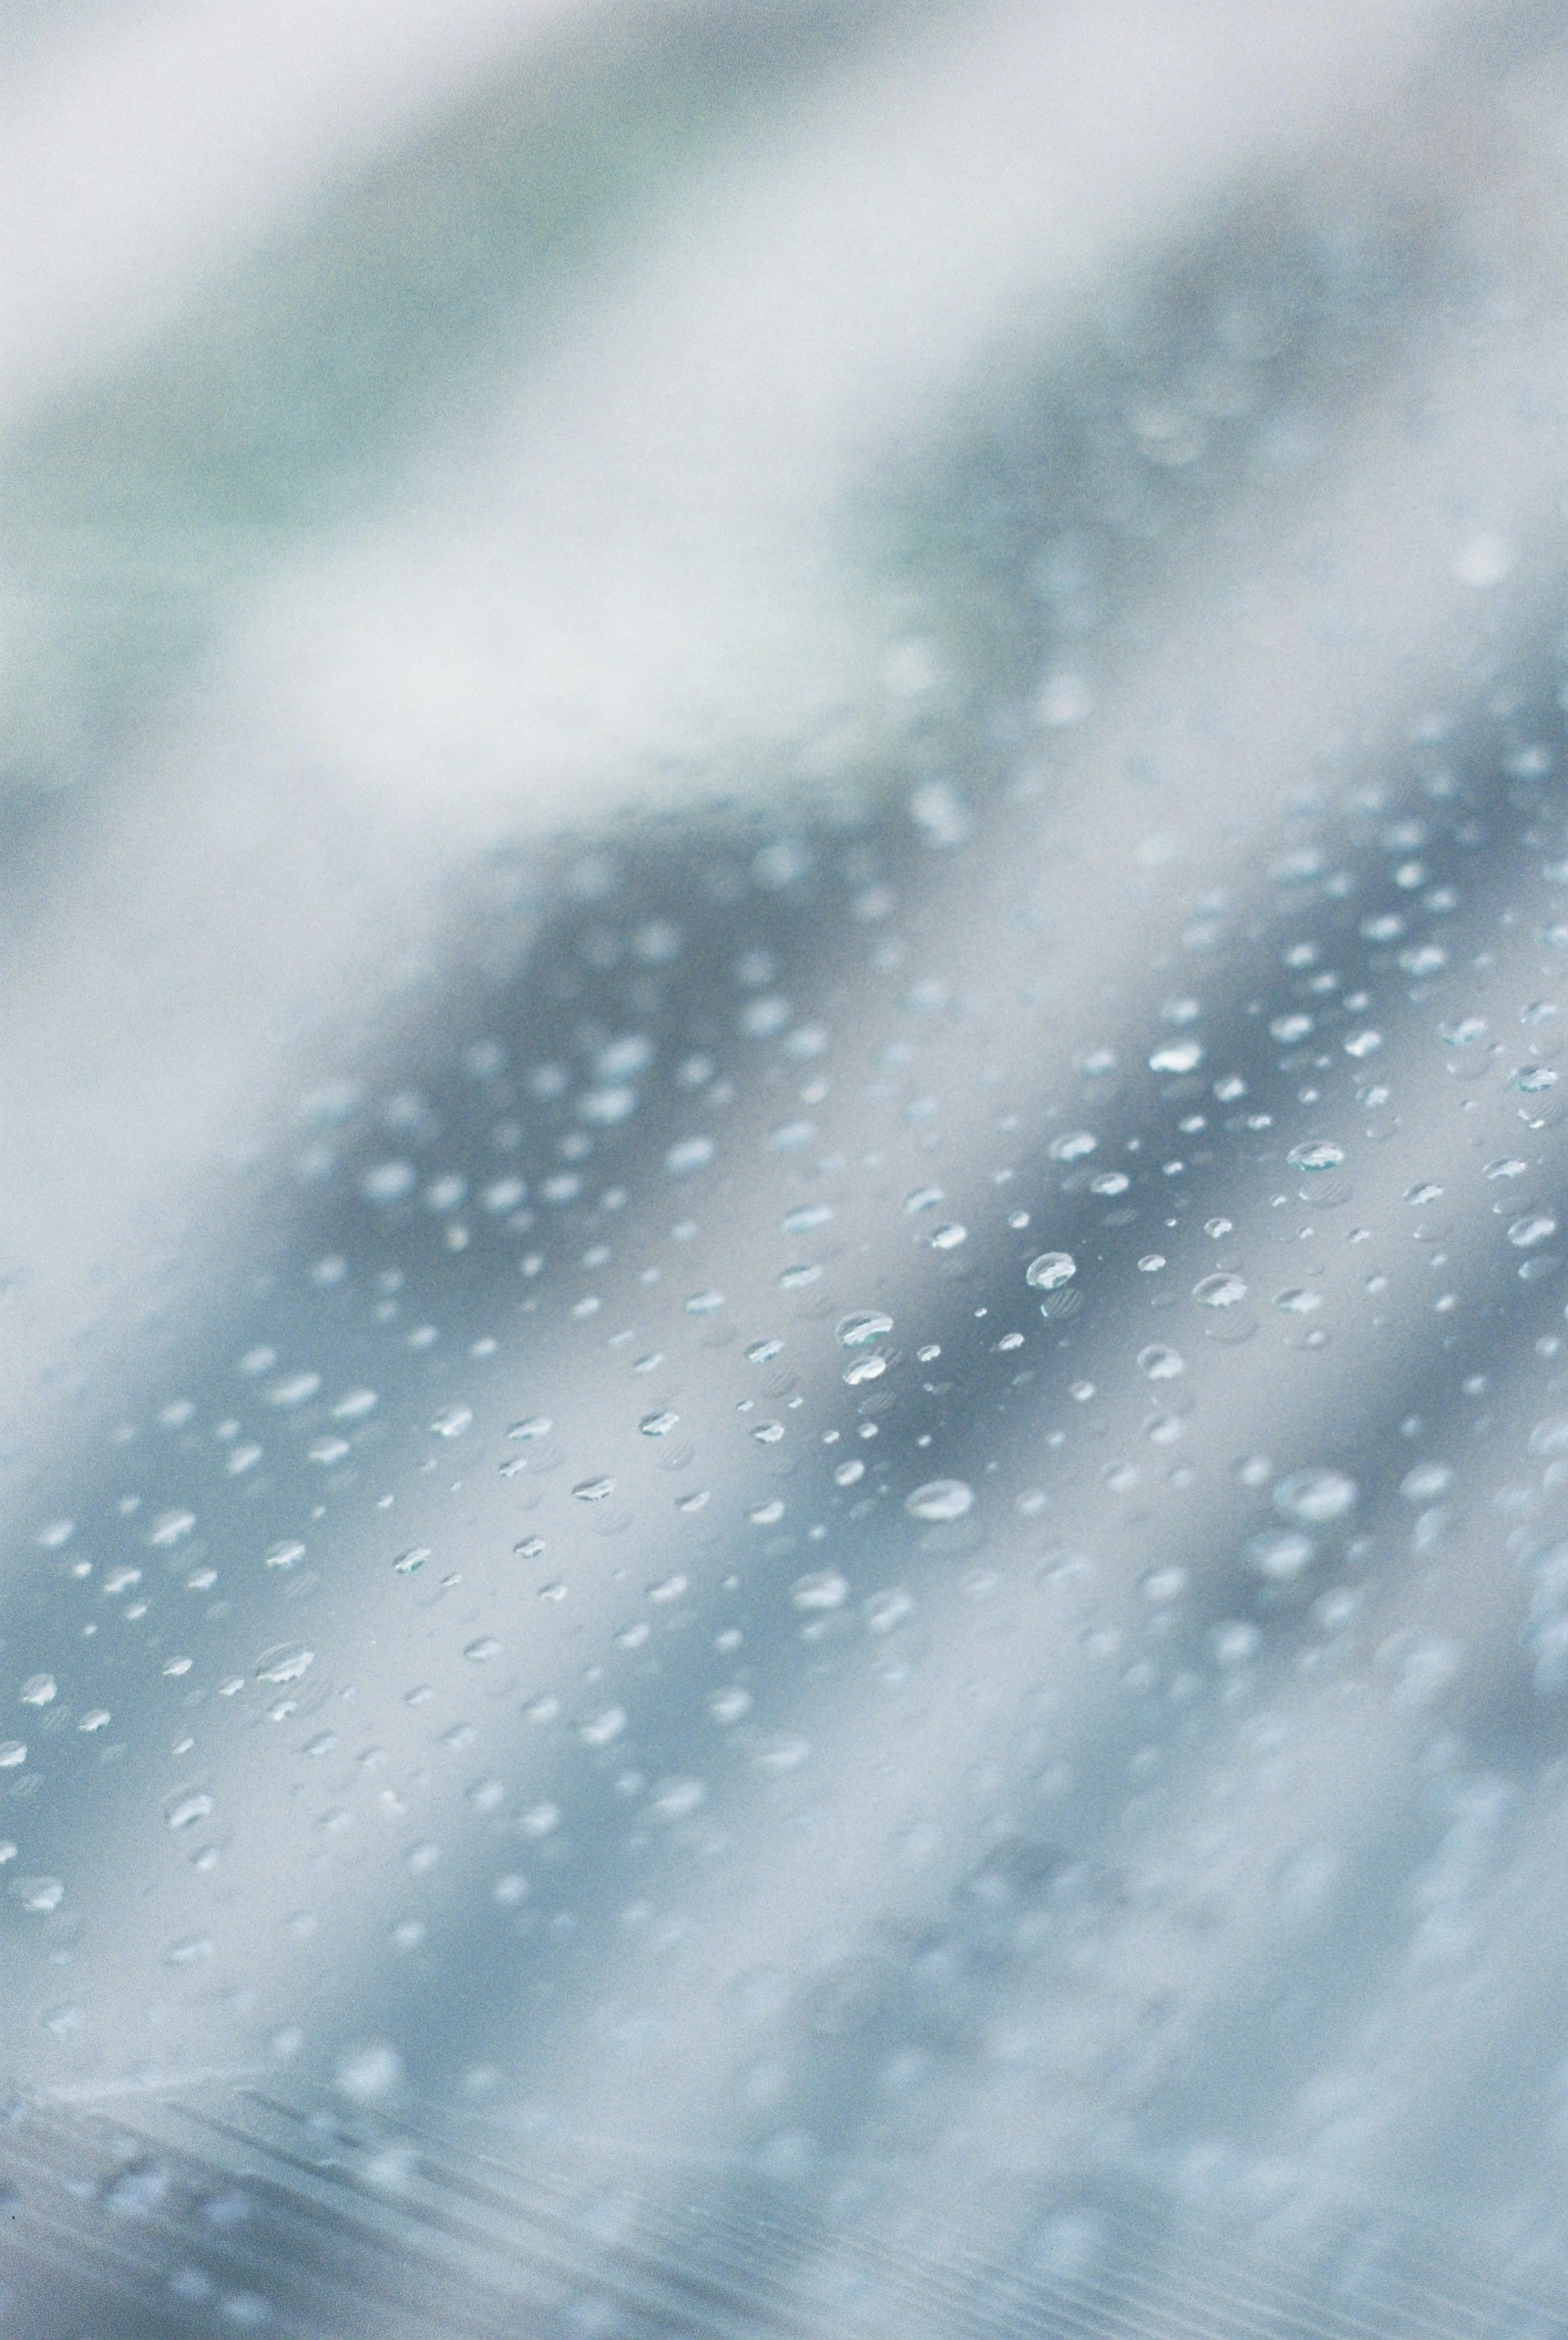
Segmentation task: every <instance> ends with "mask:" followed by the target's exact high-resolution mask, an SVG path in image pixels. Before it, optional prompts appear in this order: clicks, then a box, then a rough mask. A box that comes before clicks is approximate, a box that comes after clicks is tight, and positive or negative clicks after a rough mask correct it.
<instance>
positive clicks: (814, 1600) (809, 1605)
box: [789, 1568, 849, 1609]
mask: <svg viewBox="0 0 1568 2340" xmlns="http://www.w3.org/2000/svg"><path fill="white" fill-rule="evenodd" d="M848 1599H849V1578H848V1577H847V1576H841V1575H840V1574H839V1571H838V1570H837V1569H836V1568H824V1569H820V1570H819V1571H818V1572H816V1574H814V1575H811V1576H800V1577H797V1578H796V1580H795V1582H794V1583H793V1584H792V1585H791V1586H790V1588H789V1605H790V1607H791V1608H792V1609H841V1608H842V1607H843V1606H844V1603H845V1601H848Z"/></svg>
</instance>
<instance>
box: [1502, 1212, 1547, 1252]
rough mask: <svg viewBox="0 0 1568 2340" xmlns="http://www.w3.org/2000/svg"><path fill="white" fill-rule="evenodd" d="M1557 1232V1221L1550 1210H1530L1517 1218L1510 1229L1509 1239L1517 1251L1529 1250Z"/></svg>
mask: <svg viewBox="0 0 1568 2340" xmlns="http://www.w3.org/2000/svg"><path fill="white" fill-rule="evenodd" d="M1556 1232H1557V1222H1556V1220H1555V1219H1554V1218H1553V1216H1552V1214H1551V1213H1550V1211H1529V1212H1526V1214H1525V1215H1524V1216H1523V1218H1521V1219H1515V1220H1514V1222H1513V1225H1512V1226H1511V1227H1510V1228H1509V1230H1508V1240H1509V1242H1510V1243H1511V1244H1513V1247H1514V1249H1515V1250H1516V1251H1529V1250H1532V1249H1533V1246H1534V1245H1535V1244H1543V1243H1546V1242H1547V1241H1549V1240H1550V1238H1551V1237H1552V1236H1553V1235H1554V1234H1556Z"/></svg>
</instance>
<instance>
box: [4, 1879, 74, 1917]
mask: <svg viewBox="0 0 1568 2340" xmlns="http://www.w3.org/2000/svg"><path fill="white" fill-rule="evenodd" d="M11 1891H12V1894H13V1896H14V1897H15V1899H16V1900H18V1901H20V1903H21V1904H22V1907H23V1908H24V1909H30V1910H32V1912H33V1914H34V1915H35V1917H39V1918H46V1917H47V1916H48V1915H49V1913H50V1911H51V1910H53V1909H58V1908H59V1907H60V1904H61V1902H62V1901H64V1899H65V1887H64V1886H63V1885H62V1884H61V1882H60V1879H58V1878H57V1877H19V1878H18V1879H16V1882H15V1885H13V1887H12V1888H11Z"/></svg>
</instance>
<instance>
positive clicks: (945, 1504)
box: [904, 1479, 975, 1520]
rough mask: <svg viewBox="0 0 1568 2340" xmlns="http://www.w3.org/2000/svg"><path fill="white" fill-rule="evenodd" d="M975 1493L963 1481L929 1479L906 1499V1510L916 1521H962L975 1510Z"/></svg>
mask: <svg viewBox="0 0 1568 2340" xmlns="http://www.w3.org/2000/svg"><path fill="white" fill-rule="evenodd" d="M974 1502H975V1491H974V1489H973V1488H972V1487H971V1486H969V1485H968V1482H966V1481H965V1480H963V1479H928V1480H927V1482H926V1483H925V1485H924V1486H922V1487H917V1488H916V1489H915V1490H914V1492H913V1493H912V1494H908V1495H906V1496H905V1498H904V1509H905V1510H906V1511H907V1512H908V1514H909V1516H910V1518H911V1519H916V1520H961V1519H962V1518H963V1517H964V1514H965V1513H966V1512H968V1511H971V1510H972V1509H973V1508H974Z"/></svg>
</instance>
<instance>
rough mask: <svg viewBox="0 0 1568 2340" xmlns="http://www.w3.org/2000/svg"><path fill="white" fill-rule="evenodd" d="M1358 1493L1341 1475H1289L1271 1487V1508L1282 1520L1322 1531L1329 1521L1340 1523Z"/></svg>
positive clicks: (1330, 1472) (1294, 1472)
mask: <svg viewBox="0 0 1568 2340" xmlns="http://www.w3.org/2000/svg"><path fill="white" fill-rule="evenodd" d="M1360 1492H1361V1491H1360V1489H1359V1488H1358V1487H1357V1485H1356V1483H1355V1480H1354V1479H1350V1478H1347V1477H1346V1476H1345V1472H1343V1471H1293V1472H1291V1474H1290V1476H1289V1477H1288V1478H1287V1479H1282V1480H1281V1481H1280V1482H1279V1484H1278V1485H1277V1486H1276V1487H1275V1491H1274V1506H1275V1511H1277V1512H1284V1514H1285V1518H1286V1519H1290V1520H1301V1521H1304V1522H1305V1523H1306V1524H1307V1525H1308V1526H1310V1527H1323V1526H1325V1525H1326V1524H1327V1523H1328V1522H1329V1521H1331V1520H1338V1519H1343V1518H1344V1516H1345V1512H1348V1511H1350V1510H1351V1509H1352V1507H1353V1506H1354V1504H1355V1501H1356V1498H1357V1496H1358V1495H1359V1493H1360Z"/></svg>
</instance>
